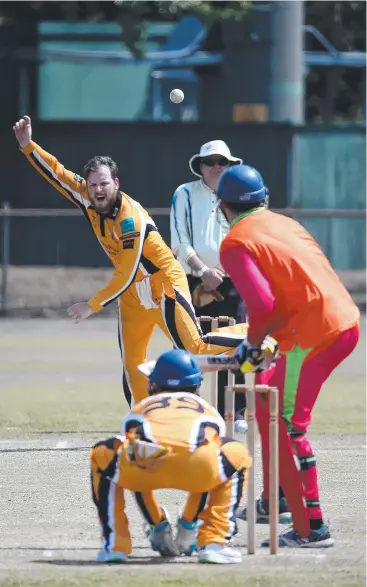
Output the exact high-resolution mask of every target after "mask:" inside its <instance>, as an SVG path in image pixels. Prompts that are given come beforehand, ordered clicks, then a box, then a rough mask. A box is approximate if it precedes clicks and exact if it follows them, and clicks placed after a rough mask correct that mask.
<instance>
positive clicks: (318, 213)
mask: <svg viewBox="0 0 367 587" xmlns="http://www.w3.org/2000/svg"><path fill="white" fill-rule="evenodd" d="M146 210H147V212H148V214H150V215H151V216H169V214H170V208H146ZM272 212H277V213H278V214H284V215H285V216H290V217H291V218H365V217H366V210H357V209H354V210H353V209H342V208H340V209H327V210H321V209H318V208H309V209H305V208H274V209H272ZM81 214H82V212H81V211H80V210H78V209H77V208H71V209H70V210H68V209H64V208H10V206H9V205H7V204H5V205H4V206H3V208H0V217H4V216H6V217H11V216H14V217H15V216H17V217H21V216H22V217H24V216H29V217H32V216H33V217H34V216H37V217H41V216H80V215H81Z"/></svg>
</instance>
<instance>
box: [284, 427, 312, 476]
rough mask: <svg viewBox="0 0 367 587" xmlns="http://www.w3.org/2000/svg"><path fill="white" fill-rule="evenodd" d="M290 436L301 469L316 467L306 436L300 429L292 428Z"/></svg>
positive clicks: (306, 469)
mask: <svg viewBox="0 0 367 587" xmlns="http://www.w3.org/2000/svg"><path fill="white" fill-rule="evenodd" d="M290 437H291V439H292V445H293V448H294V451H295V454H296V456H297V459H298V462H299V466H300V469H301V471H308V469H311V468H312V467H316V457H315V455H314V454H313V450H312V446H311V444H310V442H309V440H308V438H307V436H305V434H304V433H303V432H302V431H300V430H292V431H291V432H290Z"/></svg>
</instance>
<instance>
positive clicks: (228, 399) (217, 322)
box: [199, 316, 236, 436]
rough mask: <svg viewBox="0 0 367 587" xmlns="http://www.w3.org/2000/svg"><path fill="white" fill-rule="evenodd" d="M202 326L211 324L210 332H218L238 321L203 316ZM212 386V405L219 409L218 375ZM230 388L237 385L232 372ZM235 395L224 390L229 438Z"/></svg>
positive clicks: (231, 428) (212, 376)
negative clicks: (221, 328)
mask: <svg viewBox="0 0 367 587" xmlns="http://www.w3.org/2000/svg"><path fill="white" fill-rule="evenodd" d="M199 320H200V325H202V324H203V323H206V324H207V323H210V332H213V330H216V329H217V328H218V327H219V326H223V325H227V326H234V325H235V324H236V320H235V319H234V318H230V317H229V316H218V318H212V317H211V316H201V317H200V319H199ZM210 377H211V384H210V403H211V405H212V406H214V407H215V408H216V409H217V408H218V373H212V374H211V375H210ZM227 377H228V379H227V384H228V386H230V387H232V386H233V385H234V384H235V376H234V374H233V373H232V372H231V371H228V376H227ZM234 418H235V409H234V395H233V392H232V391H227V388H225V390H224V421H225V423H226V429H227V436H233V434H234Z"/></svg>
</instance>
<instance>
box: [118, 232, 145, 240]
mask: <svg viewBox="0 0 367 587" xmlns="http://www.w3.org/2000/svg"><path fill="white" fill-rule="evenodd" d="M139 236H140V232H129V233H128V234H123V235H122V236H120V241H126V239H129V238H138V237H139Z"/></svg>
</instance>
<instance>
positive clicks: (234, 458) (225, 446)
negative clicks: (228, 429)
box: [221, 437, 252, 478]
mask: <svg viewBox="0 0 367 587" xmlns="http://www.w3.org/2000/svg"><path fill="white" fill-rule="evenodd" d="M221 440H222V447H221V460H222V464H223V469H224V472H225V474H226V476H227V477H228V478H230V477H232V475H233V474H234V473H235V472H236V471H240V470H243V469H248V468H249V467H251V465H252V459H251V457H250V455H249V453H248V450H247V447H246V446H245V445H244V444H242V443H241V442H238V441H237V440H233V439H232V438H229V437H223V438H222V439H221Z"/></svg>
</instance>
